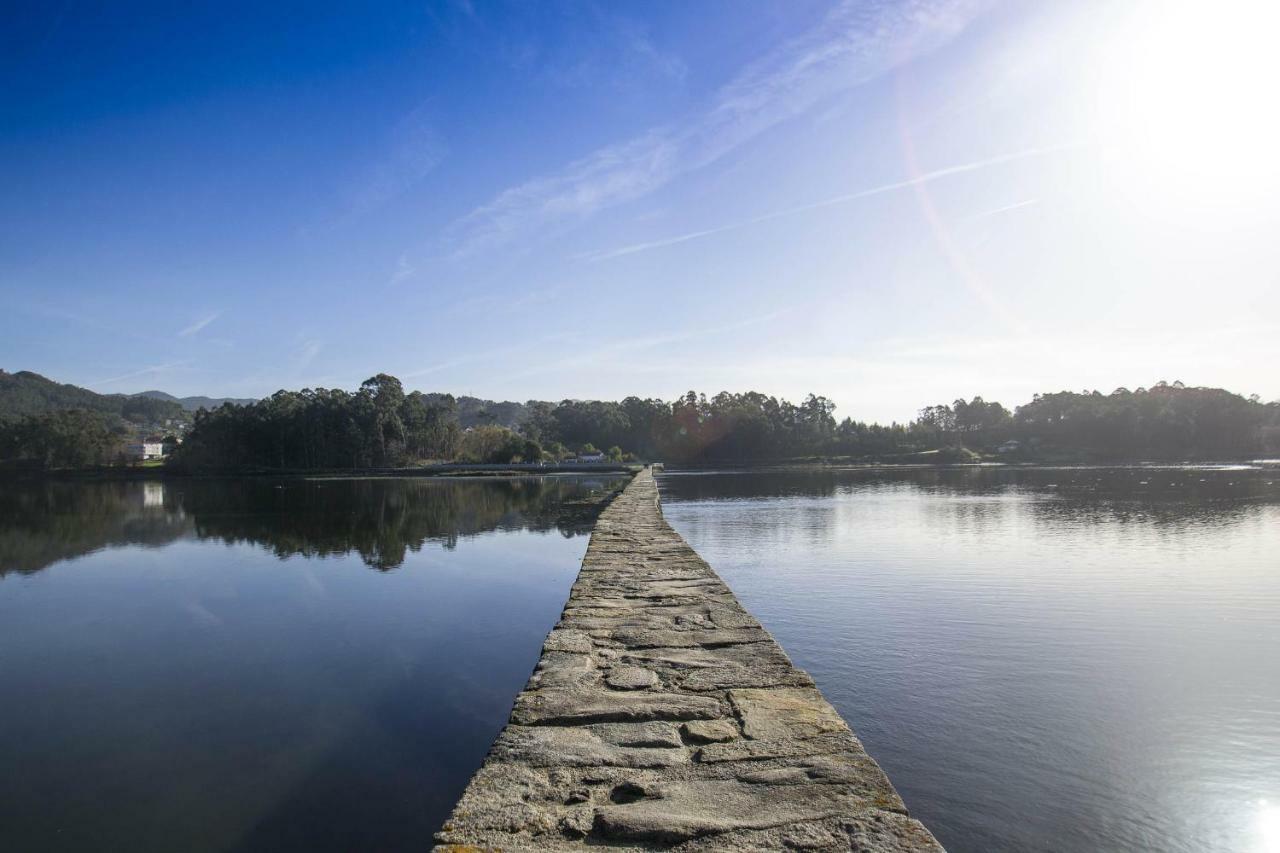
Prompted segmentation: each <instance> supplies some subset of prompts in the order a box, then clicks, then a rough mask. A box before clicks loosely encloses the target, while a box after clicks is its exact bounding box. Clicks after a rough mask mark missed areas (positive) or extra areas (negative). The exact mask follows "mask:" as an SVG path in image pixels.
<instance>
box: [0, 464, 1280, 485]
mask: <svg viewBox="0 0 1280 853" xmlns="http://www.w3.org/2000/svg"><path fill="white" fill-rule="evenodd" d="M652 464H653V465H656V466H658V467H659V468H664V467H665V468H667V469H668V470H670V471H673V472H688V473H696V472H708V473H712V472H718V471H719V472H734V471H742V472H754V471H759V472H762V473H763V472H771V471H773V472H778V471H791V470H813V469H824V468H828V469H842V470H849V469H859V470H868V471H872V470H907V469H931V468H938V469H963V468H1004V469H1009V470H1017V469H1035V468H1167V467H1178V468H1182V467H1222V466H1249V467H1253V468H1280V459H1152V458H1148V459H1106V460H1103V459H1092V460H1089V459H1075V460H1034V461H1029V460H1007V461H1005V460H984V461H969V462H955V461H950V462H944V461H906V460H868V459H840V458H831V459H777V460H768V461H759V460H757V461H743V462H730V461H725V462H721V463H709V464H702V465H671V466H664V465H663V463H660V462H655V463H652ZM645 467H647V466H646V465H645V464H642V463H612V462H608V463H603V462H602V463H595V462H585V463H571V464H563V465H560V464H557V465H537V464H526V463H511V464H476V465H471V464H466V463H446V464H439V465H424V466H418V467H409V468H325V469H246V470H221V471H213V470H209V471H181V470H177V469H166V468H164V467H148V468H129V467H104V468H82V469H54V470H35V469H28V470H18V469H2V468H0V482H15V481H36V480H71V481H143V480H192V479H198V480H213V479H233V478H242V477H251V478H258V477H261V478H272V477H279V478H291V479H292V478H321V479H369V478H389V479H390V478H402V479H404V478H418V477H422V478H427V477H439V478H447V477H495V478H519V477H540V476H548V475H565V474H634V473H636V472H638V471H640V470H642V469H643V468H645Z"/></svg>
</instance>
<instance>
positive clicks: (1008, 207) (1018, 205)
mask: <svg viewBox="0 0 1280 853" xmlns="http://www.w3.org/2000/svg"><path fill="white" fill-rule="evenodd" d="M1039 203H1040V199H1038V198H1029V199H1027V200H1025V201H1015V202H1014V203H1013V204H1004V205H1001V206H1000V207H993V208H991V209H990V210H980V211H978V212H977V213H975V214H973V215H971V216H969V217H968V219H969V220H970V221H972V220H977V219H987V218H989V217H992V216H999V215H1000V214H1002V213H1009V212H1011V211H1014V210H1021V209H1022V208H1024V207H1031V206H1032V205H1036V204H1039Z"/></svg>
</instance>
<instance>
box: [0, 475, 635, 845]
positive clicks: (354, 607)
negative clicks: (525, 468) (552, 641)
mask: <svg viewBox="0 0 1280 853" xmlns="http://www.w3.org/2000/svg"><path fill="white" fill-rule="evenodd" d="M622 482H623V481H622V480H621V479H618V478H607V479H605V478H588V477H547V478H532V479H519V480H481V479H451V480H447V479H432V480H424V479H405V480H391V479H378V480H302V479H293V480H267V479H252V480H230V479H229V480H200V481H178V480H174V481H166V482H163V483H160V482H136V483H119V482H115V483H52V482H51V483H42V484H28V485H24V486H20V487H19V486H16V485H14V484H3V485H0V571H2V572H7V573H8V576H7V577H4V578H3V579H0V850H2V851H10V850H14V851H27V850H31V851H37V850H38V851H41V853H63V851H66V853H79V852H80V851H84V850H129V851H131V853H152V851H154V853H168V851H173V850H182V851H190V852H191V853H214V851H220V852H221V853H225V851H237V852H238V853H249V851H255V853H256V851H264V853H265V851H270V852H271V853H280V851H307V853H317V851H334V852H335V853H338V852H339V851H352V850H378V851H401V850H403V851H410V850H422V849H424V847H429V846H430V838H431V835H432V833H433V832H434V831H435V830H436V829H438V828H439V826H440V823H441V822H442V821H443V820H444V819H445V817H446V816H447V814H448V812H449V809H450V808H451V807H452V805H453V803H454V802H455V801H456V799H457V797H458V796H459V794H460V793H461V791H462V789H463V787H464V786H465V784H466V782H467V780H468V779H469V778H470V776H471V774H472V773H473V772H474V771H475V768H476V767H478V766H479V765H480V762H481V761H482V760H483V758H484V755H485V753H486V751H487V750H488V748H489V746H490V744H491V743H492V742H493V739H494V737H495V736H496V734H497V733H498V731H499V730H500V728H501V727H502V724H503V722H504V721H505V720H506V717H507V715H508V714H509V712H510V710H511V698H512V697H513V696H514V695H515V694H516V693H517V691H518V690H519V689H520V687H521V686H522V685H523V684H524V682H525V681H526V680H527V679H528V677H529V673H530V671H531V670H532V668H533V666H534V663H535V662H536V660H537V657H538V650H539V647H540V646H541V643H542V640H543V638H544V637H545V636H546V633H547V631H548V630H550V628H551V627H552V625H554V624H555V621H556V618H557V616H558V614H559V613H560V611H561V609H562V607H563V606H564V600H565V597H566V595H567V594H568V591H569V587H570V584H571V583H572V581H573V577H574V575H575V574H576V572H577V569H578V566H579V564H580V561H581V559H582V555H583V552H584V551H585V549H586V538H585V536H583V535H582V534H585V533H587V532H588V531H589V530H590V527H591V524H592V519H593V518H594V516H595V515H596V514H597V512H598V511H599V508H600V501H601V499H602V498H603V497H604V496H605V495H606V494H607V493H608V492H609V491H611V490H612V489H615V488H618V487H620V486H621V484H622ZM464 540H465V541H464ZM460 543H461V544H460ZM455 546H458V547H455ZM67 560H73V561H74V562H73V563H72V564H70V565H68V563H67V562H66V561H67ZM401 565H403V568H401V569H400V570H398V571H387V570H388V569H392V568H395V567H397V566H401ZM50 567H52V568H50ZM364 567H371V568H374V569H377V570H378V571H367V570H366V569H365V568H364Z"/></svg>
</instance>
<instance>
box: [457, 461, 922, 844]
mask: <svg viewBox="0 0 1280 853" xmlns="http://www.w3.org/2000/svg"><path fill="white" fill-rule="evenodd" d="M436 841H437V843H438V846H437V847H436V850H437V851H454V853H457V851H464V850H467V851H472V850H504V851H511V850H577V849H582V848H586V847H605V848H610V849H614V850H624V851H642V850H645V851H648V850H678V851H711V850H743V851H745V850H771V849H777V850H806V851H836V850H841V851H941V850H942V848H941V846H940V845H939V844H938V842H937V841H936V840H935V839H934V837H933V836H932V835H931V834H930V833H929V831H928V830H927V829H926V828H925V827H924V826H923V825H922V824H921V823H920V822H919V821H917V820H915V819H913V818H911V817H910V816H909V815H908V814H907V809H906V807H905V806H904V805H903V802H902V799H901V798H900V797H899V796H898V793H897V792H896V791H895V790H894V788H893V785H892V784H890V782H889V779H888V777H886V776H885V774H884V772H883V771H882V770H881V769H880V767H879V765H877V764H876V762H875V761H874V760H872V759H871V757H870V756H868V755H867V753H866V751H865V750H863V748H862V744H861V743H859V742H858V739H857V738H856V737H855V736H854V734H853V732H851V731H850V730H849V726H848V725H847V724H846V723H845V722H844V720H843V719H841V718H840V715H839V714H838V713H837V712H836V711H835V709H834V708H832V707H831V705H830V704H828V703H827V701H826V700H825V699H824V698H823V697H822V694H820V693H819V692H818V691H817V689H816V688H815V687H814V684H813V680H812V679H811V678H810V677H809V676H808V674H807V673H805V672H804V671H803V670H800V669H798V668H796V667H795V666H794V665H792V663H791V661H790V660H789V659H788V658H787V656H786V654H784V653H783V651H782V649H781V648H780V647H779V646H778V644H777V643H776V642H775V641H774V639H773V638H772V637H771V636H770V635H769V633H768V632H767V631H765V630H764V629H763V628H762V627H761V626H760V624H759V623H758V622H756V620H755V619H754V618H752V616H751V615H750V614H749V613H747V611H746V610H745V609H744V608H743V607H742V605H741V604H739V603H738V600H737V599H736V598H735V597H734V595H733V592H732V591H730V589H729V587H728V586H726V585H725V583H724V582H723V581H722V580H720V578H719V577H718V576H717V575H716V573H715V572H714V571H712V570H711V567H710V566H708V565H707V563H706V562H705V561H704V560H702V558H701V557H699V556H698V555H697V553H696V552H695V551H694V550H693V549H692V548H690V547H689V545H688V544H687V543H686V542H685V541H684V539H683V538H681V537H680V535H679V534H677V533H676V532H675V531H674V530H672V529H671V527H670V526H669V525H668V524H667V523H666V521H665V520H664V519H663V517H662V511H661V507H660V506H659V501H658V490H657V485H656V484H655V483H654V479H653V474H652V473H651V472H650V471H648V470H645V471H642V472H641V473H639V474H637V475H636V477H635V479H634V480H632V482H631V484H630V485H628V486H627V488H626V489H625V490H624V491H623V492H622V494H620V495H619V496H618V497H617V498H616V499H615V500H614V501H613V503H612V504H611V505H610V506H609V507H608V508H607V509H606V510H605V511H604V513H603V514H602V515H601V516H600V519H599V521H598V522H597V524H596V529H595V532H594V533H593V534H592V537H591V543H590V545H589V546H588V548H587V554H586V557H585V558H584V559H583V562H582V571H581V573H580V574H579V576H578V579H577V582H576V583H575V584H574V586H573V589H572V591H571V592H570V594H569V601H568V603H567V604H566V606H565V609H564V613H563V615H562V617H561V619H560V622H559V624H557V625H556V627H555V629H554V630H552V632H551V633H550V634H549V635H548V637H547V640H546V643H545V644H544V645H543V648H542V657H541V659H540V660H539V662H538V665H537V668H536V669H535V671H534V673H533V676H532V677H531V678H530V679H529V683H528V684H527V685H526V687H525V689H524V691H523V692H521V693H520V695H519V696H518V697H517V698H516V702H515V707H514V709H513V710H512V712H511V718H510V720H509V722H508V723H507V726H506V727H505V728H504V729H503V730H502V733H501V734H500V735H499V736H498V739H497V741H496V742H495V743H494V745H493V747H492V749H491V750H490V752H489V755H488V757H487V758H486V759H485V761H484V764H483V766H481V768H480V769H479V770H478V771H477V772H476V774H475V776H474V777H473V778H472V780H471V782H470V784H469V785H468V786H467V789H466V791H465V792H464V793H463V795H462V798H461V799H460V800H459V801H458V804H457V805H456V807H455V808H454V811H453V814H452V815H451V816H450V818H449V820H448V821H447V822H446V823H445V825H444V828H443V829H442V830H441V831H440V832H439V833H438V834H437V835H436Z"/></svg>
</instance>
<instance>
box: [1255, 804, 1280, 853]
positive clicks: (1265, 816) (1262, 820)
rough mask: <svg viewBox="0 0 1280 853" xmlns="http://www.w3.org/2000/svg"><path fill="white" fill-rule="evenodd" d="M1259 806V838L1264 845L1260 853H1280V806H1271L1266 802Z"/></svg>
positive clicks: (1259, 850) (1259, 849)
mask: <svg viewBox="0 0 1280 853" xmlns="http://www.w3.org/2000/svg"><path fill="white" fill-rule="evenodd" d="M1258 805H1259V809H1258V836H1259V839H1260V840H1261V845H1262V846H1261V847H1259V848H1258V853H1280V805H1276V806H1273V805H1270V804H1268V803H1267V801H1266V800H1262V801H1261V802H1259V804H1258Z"/></svg>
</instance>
